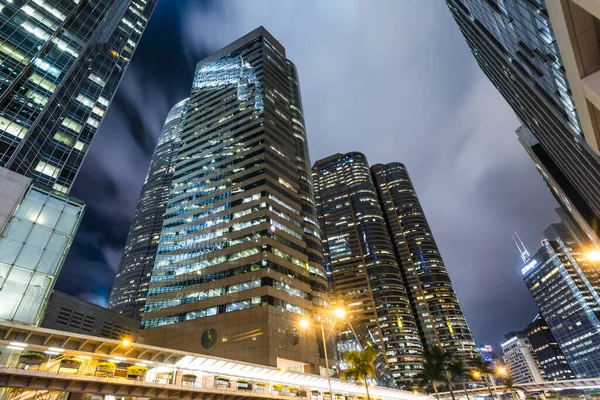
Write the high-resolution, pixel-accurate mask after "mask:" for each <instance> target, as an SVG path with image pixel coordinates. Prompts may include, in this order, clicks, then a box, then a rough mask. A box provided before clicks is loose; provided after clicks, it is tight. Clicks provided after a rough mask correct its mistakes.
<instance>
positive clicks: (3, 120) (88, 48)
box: [0, 0, 156, 193]
mask: <svg viewBox="0 0 600 400" xmlns="http://www.w3.org/2000/svg"><path fill="white" fill-rule="evenodd" d="M155 4H156V0H117V1H111V0H96V1H70V0H53V1H37V0H36V1H6V2H3V4H2V5H0V66H1V68H0V166H3V167H5V168H8V169H10V170H13V171H15V172H18V173H20V174H22V175H24V176H27V177H29V178H31V179H32V180H33V182H35V183H38V184H43V185H45V186H48V187H50V188H53V189H55V190H57V191H60V192H64V193H68V191H69V189H70V187H71V185H72V184H73V180H74V179H75V176H76V175H77V172H78V170H79V168H80V166H81V163H82V162H83V159H84V157H85V154H86V152H87V150H88V148H89V146H90V143H91V141H92V139H93V137H94V134H95V133H96V131H97V129H98V127H99V125H100V123H101V121H102V118H103V116H104V114H105V113H106V110H107V107H108V105H109V103H110V101H111V99H112V97H113V95H114V94H115V91H116V89H117V87H118V85H119V82H120V80H121V77H122V76H123V73H124V72H125V69H126V68H127V65H128V64H129V61H130V59H131V57H132V55H133V52H134V49H135V47H136V46H137V44H138V41H139V40H140V37H141V35H142V32H143V30H144V28H145V26H146V24H147V22H148V18H150V15H151V13H152V10H153V9H154V6H155Z"/></svg>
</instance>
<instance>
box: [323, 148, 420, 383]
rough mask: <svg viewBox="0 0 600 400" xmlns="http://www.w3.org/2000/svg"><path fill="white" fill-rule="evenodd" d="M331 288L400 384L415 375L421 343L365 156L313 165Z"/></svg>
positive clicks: (344, 156)
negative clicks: (368, 337) (370, 338)
mask: <svg viewBox="0 0 600 400" xmlns="http://www.w3.org/2000/svg"><path fill="white" fill-rule="evenodd" d="M313 181H314V185H315V198H316V202H317V210H318V215H319V222H320V225H321V235H322V239H323V248H324V256H325V262H326V266H327V270H328V273H329V276H330V280H331V287H332V294H333V296H334V298H335V299H336V300H341V301H343V303H344V306H345V308H346V309H347V311H348V312H349V314H350V316H351V319H350V322H351V323H352V324H356V325H359V326H360V325H361V326H365V327H367V328H368V329H369V330H370V332H371V334H372V336H373V338H374V341H375V343H376V344H377V345H378V346H379V348H380V349H381V351H382V353H383V354H384V356H385V358H386V360H387V363H388V365H389V367H390V369H391V372H392V375H393V376H394V378H395V379H396V381H397V382H398V384H400V385H406V384H408V383H409V382H410V381H411V380H413V379H414V377H415V375H416V374H417V373H418V372H419V370H420V369H421V364H422V362H423V345H422V343H421V340H420V337H419V331H418V329H417V324H416V322H415V317H414V315H413V313H412V309H411V306H410V302H409V299H408V295H407V293H406V288H405V286H404V283H403V282H402V276H401V274H400V268H399V266H398V262H397V260H396V256H395V254H394V248H393V246H392V243H391V241H390V236H389V234H388V230H387V226H386V223H385V219H384V216H383V211H382V209H381V205H380V203H379V199H378V196H377V190H376V189H375V185H374V183H373V178H372V177H371V171H370V170H369V165H368V162H367V159H366V157H365V156H364V155H363V154H361V153H347V154H335V155H333V156H330V157H327V158H324V159H322V160H319V161H317V162H316V163H315V164H314V166H313Z"/></svg>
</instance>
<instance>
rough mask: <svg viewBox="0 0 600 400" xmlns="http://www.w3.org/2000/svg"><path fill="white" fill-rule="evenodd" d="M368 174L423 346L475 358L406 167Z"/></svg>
mask: <svg viewBox="0 0 600 400" xmlns="http://www.w3.org/2000/svg"><path fill="white" fill-rule="evenodd" d="M371 171H372V173H373V177H374V180H375V184H376V187H377V190H378V192H379V196H380V201H381V204H382V206H383V211H384V215H385V218H386V221H387V224H388V226H389V231H390V235H391V238H392V243H393V246H394V251H395V254H396V256H397V258H398V261H399V264H400V268H401V271H402V275H403V278H404V281H405V284H406V287H407V289H408V294H409V297H410V301H411V304H412V307H413V310H414V314H415V318H416V320H417V323H418V325H419V330H420V333H421V336H422V339H423V345H424V346H425V348H427V347H428V346H439V347H441V348H442V349H444V350H445V351H447V352H450V353H453V354H454V355H455V356H456V357H459V358H463V359H465V360H468V359H471V358H473V357H474V356H475V355H476V354H477V350H476V346H475V342H474V340H473V336H472V335H471V331H470V329H469V326H468V324H467V320H466V318H465V315H464V313H463V311H462V308H461V306H460V303H459V301H458V298H457V297H456V293H455V292H454V288H453V287H452V282H451V281H450V277H449V276H448V271H447V270H446V265H445V264H444V261H443V259H442V256H441V254H440V251H439V249H438V247H437V244H436V242H435V239H434V237H433V233H432V231H431V228H430V227H429V223H428V222H427V218H426V217H425V212H424V211H423V208H422V206H421V203H420V202H419V198H418V197H417V193H416V191H415V188H414V186H413V184H412V182H411V179H410V176H409V175H408V171H407V170H406V167H405V166H404V165H403V164H401V163H390V164H376V165H374V166H373V167H371Z"/></svg>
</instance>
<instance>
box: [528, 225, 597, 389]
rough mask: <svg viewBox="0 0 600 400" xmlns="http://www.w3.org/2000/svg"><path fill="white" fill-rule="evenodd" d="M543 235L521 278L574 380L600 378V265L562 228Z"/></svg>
mask: <svg viewBox="0 0 600 400" xmlns="http://www.w3.org/2000/svg"><path fill="white" fill-rule="evenodd" d="M544 235H545V236H546V239H544V241H543V242H542V247H541V248H540V249H539V250H538V252H537V253H536V254H535V255H534V256H533V257H532V258H531V260H529V261H528V262H527V263H526V264H525V265H524V266H523V268H521V274H522V275H523V279H524V281H525V284H526V285H527V288H528V289H529V291H530V292H531V294H532V296H533V298H534V300H535V302H536V303H537V305H538V308H539V310H540V313H541V315H542V316H543V317H544V319H545V320H546V323H547V324H548V326H549V327H550V330H551V332H552V334H553V336H554V338H555V339H556V341H557V343H558V345H559V346H560V349H561V350H562V353H563V355H564V357H565V358H566V360H567V362H568V363H569V365H570V367H571V370H572V372H573V373H574V374H575V376H576V377H577V378H591V377H597V376H600V321H599V320H598V315H599V313H600V296H599V293H600V265H599V264H598V261H595V260H594V259H592V258H590V259H587V258H586V254H585V253H583V252H582V250H581V249H580V247H579V245H578V243H577V242H576V241H575V240H573V238H572V236H571V235H570V233H569V231H568V229H567V228H566V227H565V226H564V225H562V224H552V225H551V226H549V227H548V228H547V229H546V230H545V232H544Z"/></svg>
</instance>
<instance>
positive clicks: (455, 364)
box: [448, 360, 470, 400]
mask: <svg viewBox="0 0 600 400" xmlns="http://www.w3.org/2000/svg"><path fill="white" fill-rule="evenodd" d="M448 371H450V375H452V378H453V379H454V380H457V379H458V380H460V381H461V382H462V387H463V390H464V391H465V395H466V396H467V400H469V392H467V385H466V384H465V379H468V378H469V377H470V376H469V369H468V368H467V366H466V365H465V363H464V362H463V360H454V361H452V362H451V363H450V365H448Z"/></svg>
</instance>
